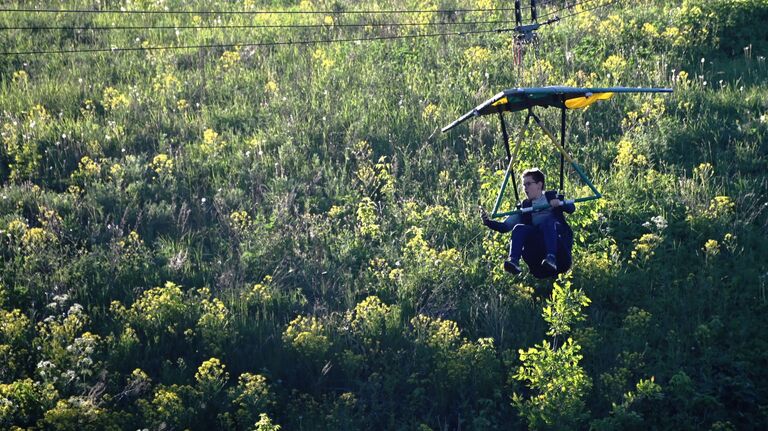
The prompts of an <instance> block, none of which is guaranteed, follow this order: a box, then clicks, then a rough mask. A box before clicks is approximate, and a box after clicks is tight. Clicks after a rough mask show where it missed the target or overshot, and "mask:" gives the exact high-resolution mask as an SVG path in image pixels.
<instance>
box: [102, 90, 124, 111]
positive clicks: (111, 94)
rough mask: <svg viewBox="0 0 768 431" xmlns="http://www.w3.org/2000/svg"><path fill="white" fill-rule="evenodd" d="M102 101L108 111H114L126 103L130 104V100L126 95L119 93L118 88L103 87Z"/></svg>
mask: <svg viewBox="0 0 768 431" xmlns="http://www.w3.org/2000/svg"><path fill="white" fill-rule="evenodd" d="M102 98H103V101H102V103H103V104H104V108H106V109H107V110H109V111H114V110H117V109H121V108H126V107H128V105H130V104H131V101H130V100H129V99H128V96H126V95H125V94H123V93H121V92H120V91H119V90H117V89H115V88H112V87H107V88H105V89H104V95H103V97H102Z"/></svg>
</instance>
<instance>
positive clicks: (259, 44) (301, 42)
mask: <svg viewBox="0 0 768 431" xmlns="http://www.w3.org/2000/svg"><path fill="white" fill-rule="evenodd" d="M593 1H596V0H584V1H583V2H581V3H577V4H584V3H590V2H593ZM619 1H621V0H613V1H610V2H608V3H604V4H598V5H596V6H594V7H592V8H590V9H584V10H582V11H579V12H574V13H572V14H570V15H566V16H564V17H563V19H565V18H570V17H573V16H576V15H580V14H583V13H586V12H590V11H593V10H596V9H601V8H604V7H608V6H611V5H613V4H615V3H618V2H619ZM0 12H1V11H0ZM508 22H511V21H508ZM508 31H513V29H492V30H470V31H463V32H447V33H432V34H423V35H418V34H414V35H394V36H374V37H366V38H341V39H314V40H299V41H284V42H251V43H226V44H209V45H180V46H149V47H127V48H126V47H123V48H121V47H110V48H87V49H69V50H40V51H10V52H0V55H3V56H10V55H17V56H18V55H41V54H75V53H96V52H128V51H159V50H176V49H212V48H228V47H233V46H240V47H267V46H288V45H313V44H322V43H341V42H364V41H380V40H395V39H416V38H420V37H439V36H463V35H470V34H482V33H502V32H508Z"/></svg>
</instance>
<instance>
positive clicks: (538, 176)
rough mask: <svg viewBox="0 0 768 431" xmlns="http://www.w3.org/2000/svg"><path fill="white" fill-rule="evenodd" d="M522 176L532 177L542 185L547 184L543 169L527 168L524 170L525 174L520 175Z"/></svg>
mask: <svg viewBox="0 0 768 431" xmlns="http://www.w3.org/2000/svg"><path fill="white" fill-rule="evenodd" d="M520 177H521V178H525V177H531V178H533V180H534V181H536V182H537V183H541V184H542V185H544V184H545V183H544V172H541V170H540V169H539V168H531V169H526V170H524V171H523V174H522V175H520Z"/></svg>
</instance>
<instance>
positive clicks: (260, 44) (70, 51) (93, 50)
mask: <svg viewBox="0 0 768 431" xmlns="http://www.w3.org/2000/svg"><path fill="white" fill-rule="evenodd" d="M498 32H499V30H497V29H494V30H471V31H459V32H448V33H432V34H411V35H394V36H374V37H361V38H342V39H314V40H296V41H285V42H251V43H223V44H210V45H178V46H147V47H129V48H119V47H115V48H87V49H62V50H41V51H11V52H0V55H3V56H10V55H41V54H75V53H96V52H127V51H161V50H176V49H212V48H229V47H233V46H239V47H268V46H286V45H314V44H322V43H340V42H367V41H379V40H394V39H417V38H421V37H439V36H466V35H470V34H481V33H498Z"/></svg>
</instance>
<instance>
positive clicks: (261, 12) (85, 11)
mask: <svg viewBox="0 0 768 431" xmlns="http://www.w3.org/2000/svg"><path fill="white" fill-rule="evenodd" d="M511 10H514V9H513V8H467V9H390V10H315V11H291V10H281V11H268V10H258V11H242V10H241V11H226V10H218V11H206V10H120V9H104V10H96V9H30V8H0V13H2V12H18V13H22V12H23V13H64V14H68V13H72V14H123V15H129V14H136V15H319V14H322V15H339V14H356V15H358V14H359V15H383V14H410V13H440V14H449V13H460V12H504V11H511Z"/></svg>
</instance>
